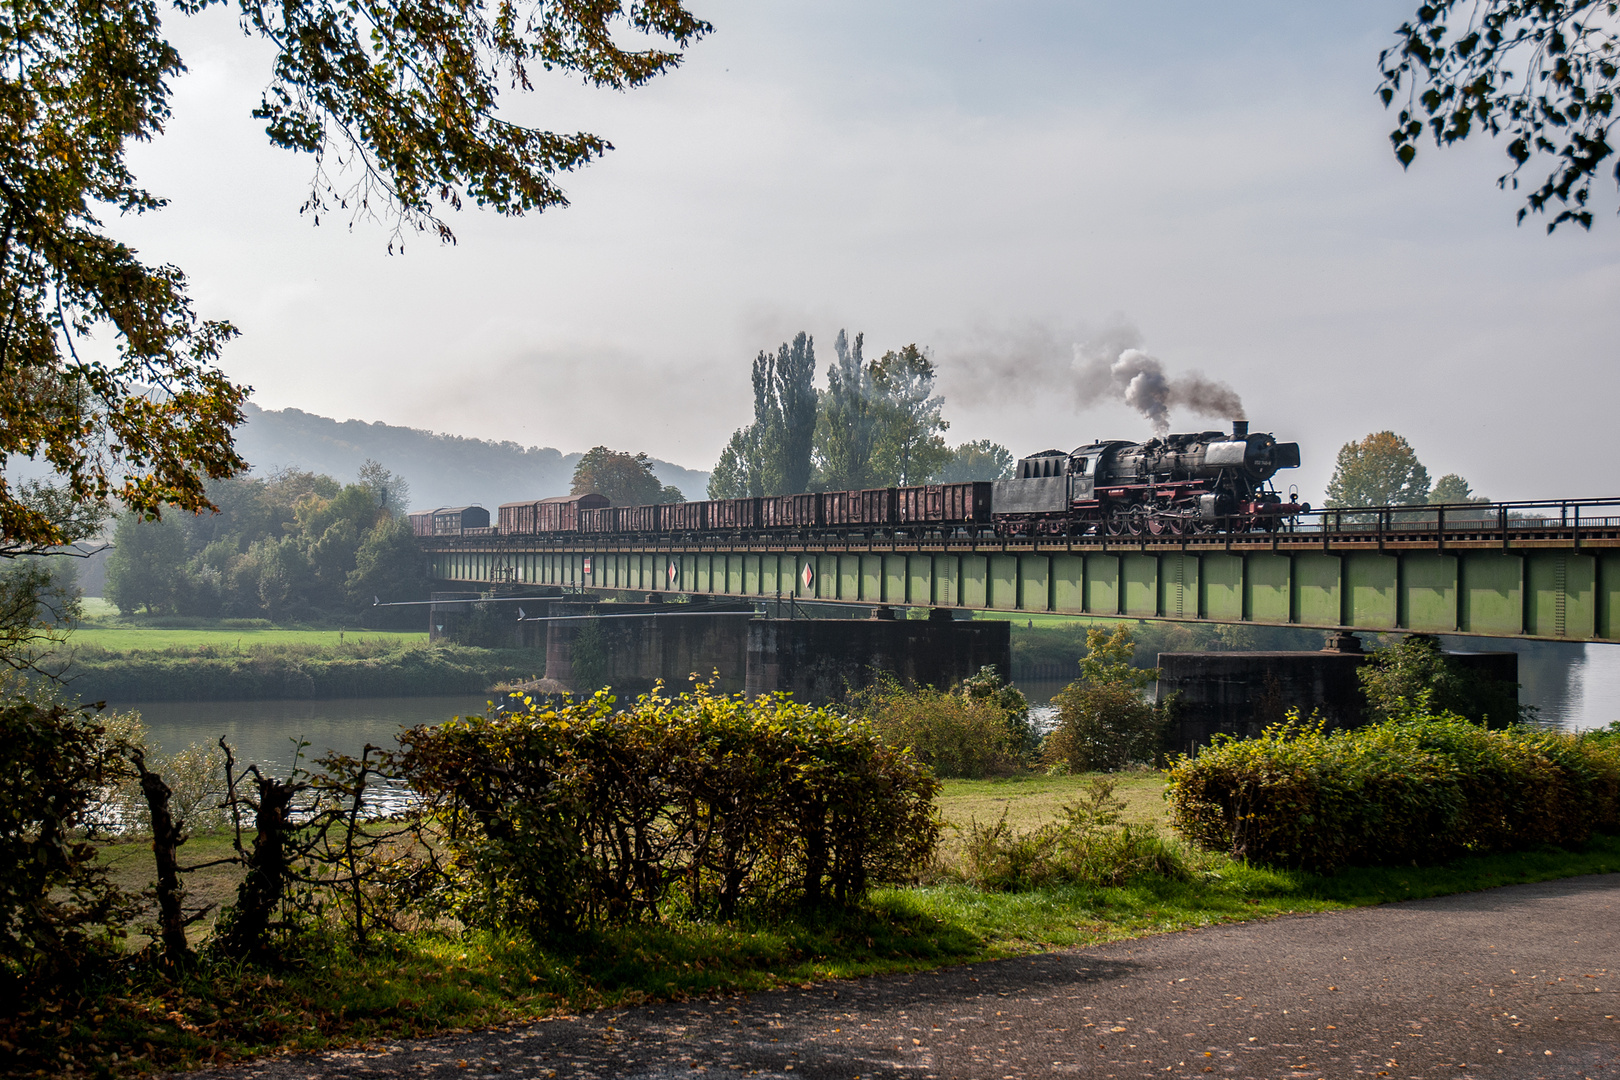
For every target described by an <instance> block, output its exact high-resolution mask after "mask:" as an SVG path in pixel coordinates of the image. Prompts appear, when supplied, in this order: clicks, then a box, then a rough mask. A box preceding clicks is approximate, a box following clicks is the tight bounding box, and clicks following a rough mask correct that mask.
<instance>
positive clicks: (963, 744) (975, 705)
mask: <svg viewBox="0 0 1620 1080" xmlns="http://www.w3.org/2000/svg"><path fill="white" fill-rule="evenodd" d="M998 681H999V680H998ZM983 686H984V684H983V683H982V682H981V683H979V684H975V686H974V687H972V688H959V689H957V690H955V691H951V692H946V691H943V690H935V689H933V688H931V687H926V686H924V687H906V686H901V685H900V684H899V683H897V682H895V681H894V680H893V679H892V678H884V679H882V680H881V681H880V682H879V683H878V684H877V685H876V686H875V687H873V688H872V689H870V690H866V691H862V692H861V693H859V694H857V695H856V696H855V698H854V705H855V709H856V711H857V712H858V713H859V714H860V716H861V718H862V719H864V720H865V721H866V722H867V723H869V724H870V725H871V728H872V730H873V731H875V732H876V733H877V734H878V737H879V738H881V739H882V740H883V741H884V742H885V743H887V744H889V745H890V746H894V747H904V748H906V749H908V750H910V751H911V753H912V754H914V755H915V756H916V758H917V760H919V761H921V762H922V763H923V764H925V765H927V766H929V767H930V768H932V769H933V770H934V774H935V775H936V776H943V777H949V778H953V779H965V780H982V779H983V778H984V777H986V776H1006V775H1009V774H1011V773H1014V772H1017V771H1019V770H1020V769H1022V768H1023V767H1024V751H1025V745H1026V742H1027V739H1028V734H1027V733H1028V730H1029V704H1028V702H1027V701H1025V700H1024V695H1023V694H1021V693H1019V692H1018V691H1017V690H1012V689H1011V688H1010V687H1004V688H992V689H991V690H989V691H987V692H983V693H977V694H976V693H974V690H975V689H983ZM1006 690H1011V692H1012V693H1013V694H1017V698H1016V699H1012V698H1009V697H1007V696H1005V694H1004V691H1006ZM1019 705H1022V706H1023V708H1022V711H1017V707H1018V706H1019Z"/></svg>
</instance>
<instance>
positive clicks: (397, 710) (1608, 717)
mask: <svg viewBox="0 0 1620 1080" xmlns="http://www.w3.org/2000/svg"><path fill="white" fill-rule="evenodd" d="M1444 640H1445V644H1446V647H1447V648H1448V649H1455V650H1459V651H1464V650H1485V649H1490V650H1505V649H1511V650H1512V651H1514V652H1517V653H1518V654H1519V682H1520V684H1521V686H1522V687H1523V689H1522V690H1521V691H1520V693H1521V696H1522V697H1521V699H1522V700H1523V701H1525V702H1526V703H1528V704H1531V705H1535V706H1538V707H1539V708H1540V710H1541V718H1542V719H1543V720H1545V721H1547V722H1549V723H1553V724H1557V725H1558V726H1560V727H1563V728H1566V729H1568V730H1581V729H1584V728H1595V727H1603V726H1605V725H1607V724H1608V723H1609V722H1610V721H1612V720H1617V719H1620V645H1564V644H1559V643H1556V642H1541V641H1507V640H1490V639H1481V638H1447V639H1444ZM1065 685H1067V680H1063V679H1029V680H1019V682H1018V687H1019V689H1021V690H1023V691H1024V693H1025V694H1027V695H1029V700H1030V703H1031V704H1032V705H1036V706H1046V705H1047V703H1048V702H1050V701H1051V700H1052V697H1053V695H1054V694H1056V693H1057V692H1058V691H1059V690H1062V689H1063V687H1064V686H1065ZM485 702H486V695H453V696H448V697H402V698H340V699H334V700H325V701H148V702H140V703H135V704H132V705H128V706H125V707H127V708H132V709H136V710H138V711H139V712H140V713H141V716H142V718H143V719H144V721H145V722H146V726H147V729H148V730H149V731H150V732H151V735H152V740H153V742H154V743H156V744H157V746H158V747H160V748H161V749H162V750H163V751H164V752H173V751H175V750H181V749H184V748H185V747H186V746H189V745H190V744H191V743H193V742H207V743H212V742H214V741H215V740H216V739H218V738H219V737H220V736H221V735H224V736H225V738H226V740H227V741H229V742H230V744H231V745H232V747H233V748H234V749H235V751H236V753H237V755H238V757H240V758H242V759H243V760H244V761H256V762H259V763H260V764H262V765H267V766H271V767H274V768H277V769H285V768H286V767H287V766H288V765H289V764H290V763H291V761H292V755H293V742H294V740H296V739H299V738H302V739H307V740H308V741H309V743H310V746H309V748H308V749H307V750H305V757H306V759H307V760H314V759H315V758H318V757H320V756H321V755H323V754H325V753H326V752H328V751H331V750H336V751H338V752H340V753H346V754H356V755H358V754H359V753H360V749H361V748H362V747H363V746H365V744H366V743H368V742H370V743H375V744H377V745H379V746H391V745H393V742H394V737H395V736H396V735H397V734H398V732H399V730H400V729H401V728H403V727H413V726H415V725H417V724H428V723H437V722H439V721H442V720H447V719H449V718H450V717H452V716H458V715H465V714H469V713H481V712H483V710H484V705H485ZM114 707H118V706H114ZM1052 719H1053V718H1052V716H1051V710H1050V709H1049V708H1042V709H1040V710H1039V711H1038V712H1037V713H1036V716H1035V720H1036V722H1037V724H1038V725H1040V726H1043V727H1044V726H1046V725H1049V724H1050V723H1051V721H1052Z"/></svg>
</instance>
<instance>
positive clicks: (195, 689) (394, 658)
mask: <svg viewBox="0 0 1620 1080" xmlns="http://www.w3.org/2000/svg"><path fill="white" fill-rule="evenodd" d="M210 653H212V654H210ZM537 664H540V665H542V666H543V664H544V660H543V659H537V658H536V655H535V654H534V653H533V652H525V651H518V650H507V649H475V648H470V647H467V646H461V645H442V646H427V647H423V646H408V647H405V648H401V649H398V650H396V651H394V652H390V653H386V654H383V655H380V656H367V657H352V656H325V657H323V656H319V655H315V656H310V655H300V654H297V653H292V654H286V653H278V652H270V651H254V652H246V653H241V654H223V655H222V654H220V653H218V652H215V651H213V650H203V649H198V650H183V649H169V650H164V651H162V652H133V653H125V654H117V653H111V654H104V655H101V656H95V655H90V656H86V655H80V656H79V657H77V658H76V659H75V660H74V661H73V663H72V665H71V666H70V667H69V669H68V672H67V677H68V686H69V689H70V690H71V691H72V692H73V693H75V694H77V695H78V696H79V698H80V699H81V700H84V701H116V702H118V703H120V704H125V703H128V702H136V701H244V700H246V701H251V700H273V699H281V698H345V697H420V696H426V695H435V694H479V693H483V692H484V691H485V690H487V689H489V688H490V687H491V686H493V685H494V684H496V683H498V682H503V681H518V680H522V679H527V678H530V677H531V676H533V675H535V674H538V672H537V671H536V670H535V666H536V665H537Z"/></svg>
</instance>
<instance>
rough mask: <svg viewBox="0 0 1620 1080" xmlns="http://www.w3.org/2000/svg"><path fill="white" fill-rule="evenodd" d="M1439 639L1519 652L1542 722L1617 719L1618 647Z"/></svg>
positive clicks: (1529, 699)
mask: <svg viewBox="0 0 1620 1080" xmlns="http://www.w3.org/2000/svg"><path fill="white" fill-rule="evenodd" d="M1440 640H1441V643H1442V644H1443V645H1444V647H1445V648H1446V649H1447V650H1448V651H1452V652H1516V653H1518V654H1519V687H1520V689H1519V700H1520V701H1522V702H1524V703H1525V704H1526V705H1534V706H1536V707H1537V709H1539V710H1540V712H1539V718H1540V719H1541V720H1542V721H1543V722H1545V723H1548V724H1552V725H1555V726H1557V727H1561V728H1563V729H1565V730H1566V731H1582V730H1585V729H1587V728H1599V727H1606V726H1607V725H1608V724H1609V723H1610V722H1611V721H1614V720H1620V645H1581V644H1564V643H1561V642H1556V641H1515V640H1511V639H1504V638H1476V637H1442V638H1441V639H1440ZM1077 673H1078V672H1077ZM1066 685H1067V682H1066V681H1065V680H1061V679H1020V680H1018V688H1019V689H1020V690H1022V691H1023V692H1024V693H1025V694H1027V695H1028V696H1029V700H1030V702H1031V704H1040V705H1044V704H1046V703H1047V702H1049V701H1051V700H1052V696H1053V695H1054V694H1056V693H1057V692H1058V691H1059V690H1062V689H1063V687H1064V686H1066Z"/></svg>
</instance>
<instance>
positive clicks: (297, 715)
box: [109, 694, 487, 772]
mask: <svg viewBox="0 0 1620 1080" xmlns="http://www.w3.org/2000/svg"><path fill="white" fill-rule="evenodd" d="M486 701H487V695H476V696H470V695H465V694H457V695H453V696H449V697H398V698H336V699H331V700H324V701H145V702H138V703H135V704H132V705H128V706H118V705H111V706H109V707H111V708H128V709H132V710H135V711H137V712H139V713H140V714H141V719H142V720H143V721H144V722H145V724H146V728H147V730H148V731H149V732H150V733H151V737H152V741H153V742H154V743H155V744H156V745H157V746H158V747H159V748H160V749H161V750H162V751H163V752H164V753H173V752H174V751H176V750H183V749H185V748H186V747H187V746H189V745H191V744H192V743H194V742H201V743H213V742H214V741H216V740H217V739H218V738H219V737H220V736H221V735H223V736H225V741H226V742H228V743H230V744H231V748H232V751H233V752H234V753H235V754H236V756H237V757H238V758H240V759H242V760H243V761H244V762H247V761H253V762H257V763H258V764H260V765H261V766H265V767H268V768H272V769H275V770H277V771H278V772H284V771H285V770H286V769H287V768H288V767H289V766H290V765H291V764H292V760H293V750H294V744H295V742H296V740H298V739H305V740H307V741H308V742H309V744H310V745H309V746H308V747H307V748H306V749H305V750H304V759H305V762H306V764H307V763H308V762H311V761H313V760H315V759H316V758H319V757H321V756H323V755H325V754H326V753H328V752H330V751H337V752H338V753H343V754H353V755H355V756H359V754H360V751H361V749H362V748H363V747H364V746H365V745H366V743H368V742H369V743H372V744H374V745H377V746H388V747H391V746H393V745H394V739H395V737H396V736H397V735H398V734H399V731H400V729H401V728H408V727H415V726H416V725H417V724H434V723H438V722H440V721H443V720H448V719H449V718H450V717H452V716H462V715H467V714H471V713H482V712H483V711H484V705H485V703H486Z"/></svg>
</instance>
